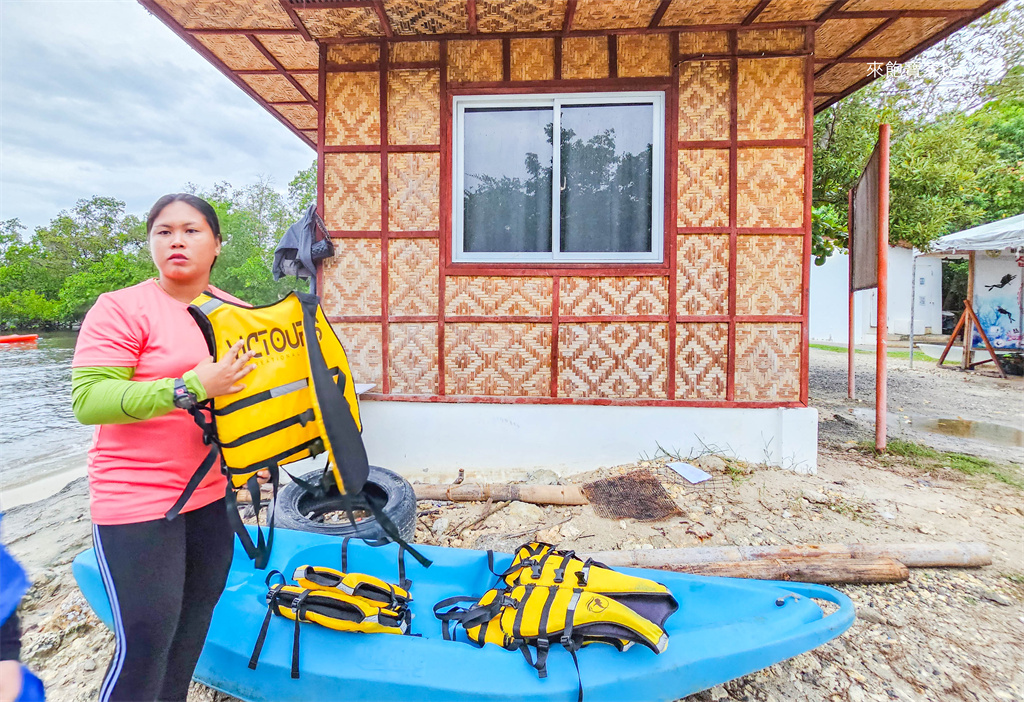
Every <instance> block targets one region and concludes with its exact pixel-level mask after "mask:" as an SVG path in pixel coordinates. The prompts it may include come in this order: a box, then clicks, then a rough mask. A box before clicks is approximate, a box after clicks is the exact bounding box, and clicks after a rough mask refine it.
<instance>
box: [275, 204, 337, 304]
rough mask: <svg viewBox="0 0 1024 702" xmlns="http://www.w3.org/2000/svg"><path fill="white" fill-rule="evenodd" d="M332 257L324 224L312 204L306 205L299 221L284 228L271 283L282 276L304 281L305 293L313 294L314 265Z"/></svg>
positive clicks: (329, 238)
mask: <svg viewBox="0 0 1024 702" xmlns="http://www.w3.org/2000/svg"><path fill="white" fill-rule="evenodd" d="M321 237H322V238H321ZM333 255H334V244H333V242H331V237H330V235H329V234H328V232H327V225H325V224H324V221H323V220H322V219H321V218H320V215H318V214H317V213H316V205H310V206H309V207H308V208H306V212H305V214H303V215H302V218H301V219H300V220H299V221H298V222H296V223H295V224H293V225H292V226H290V227H288V231H287V232H285V234H284V236H283V237H281V241H280V242H279V243H278V245H277V248H276V249H275V250H274V266H273V273H274V280H280V279H281V278H283V277H284V276H286V275H294V276H296V277H298V278H308V279H309V291H310V293H312V294H314V295H315V294H316V262H317V261H322V260H323V259H325V258H330V257H331V256H333Z"/></svg>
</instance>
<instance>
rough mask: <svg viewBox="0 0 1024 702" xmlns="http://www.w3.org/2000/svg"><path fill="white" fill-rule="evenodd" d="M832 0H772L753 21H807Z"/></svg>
mask: <svg viewBox="0 0 1024 702" xmlns="http://www.w3.org/2000/svg"><path fill="white" fill-rule="evenodd" d="M834 2H835V0H772V1H771V2H770V3H768V7H766V8H765V9H764V11H763V12H761V14H759V15H758V16H757V19H756V20H754V22H755V23H758V22H807V21H810V20H814V19H817V18H818V16H819V15H820V14H821V13H822V12H824V11H825V10H827V9H828V8H829V6H830V5H832V4H833V3H834Z"/></svg>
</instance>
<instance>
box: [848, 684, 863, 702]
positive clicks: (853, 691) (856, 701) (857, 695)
mask: <svg viewBox="0 0 1024 702" xmlns="http://www.w3.org/2000/svg"><path fill="white" fill-rule="evenodd" d="M846 696H847V699H849V700H850V702H865V700H867V696H866V694H865V692H864V688H863V687H861V686H860V685H850V689H849V690H847V691H846Z"/></svg>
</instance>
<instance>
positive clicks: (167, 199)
mask: <svg viewBox="0 0 1024 702" xmlns="http://www.w3.org/2000/svg"><path fill="white" fill-rule="evenodd" d="M172 202H184V203H185V204H186V205H191V206H192V207H194V208H196V209H197V210H199V212H200V214H202V215H203V217H204V218H205V219H206V223H207V224H209V225H210V229H212V230H213V236H214V237H215V238H216V239H217V241H221V238H220V220H218V219H217V213H216V212H215V211H214V209H213V207H212V206H210V203H208V202H207V201H206V200H204V199H203V198H201V197H196V196H195V195H191V194H189V193H171V194H170V195H164V196H163V197H162V198H160V199H159V200H157V201H156V204H154V205H153V207H152V208H150V210H149V216H147V217H146V236H149V235H150V233H151V232H152V231H153V222H154V221H155V220H156V218H157V217H159V216H160V213H161V212H163V211H164V208H165V207H167V206H168V205H170V204H171V203H172Z"/></svg>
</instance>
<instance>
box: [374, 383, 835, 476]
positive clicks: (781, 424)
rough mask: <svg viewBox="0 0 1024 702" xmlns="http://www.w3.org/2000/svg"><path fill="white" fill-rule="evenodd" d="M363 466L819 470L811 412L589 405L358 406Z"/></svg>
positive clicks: (498, 472)
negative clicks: (687, 460)
mask: <svg viewBox="0 0 1024 702" xmlns="http://www.w3.org/2000/svg"><path fill="white" fill-rule="evenodd" d="M360 409H361V413H362V419H363V441H364V443H365V444H366V450H367V454H368V455H369V459H370V463H372V464H374V465H378V466H382V467H384V468H389V469H391V470H394V471H397V472H399V473H401V474H402V475H404V476H406V477H407V478H410V479H414V480H415V479H417V478H422V477H423V475H424V474H429V475H430V479H431V480H446V479H450V478H452V477H454V476H455V475H456V473H457V472H458V470H459V469H460V468H463V469H465V470H466V472H467V473H468V474H470V475H477V474H487V476H488V478H489V479H501V477H502V475H503V474H506V473H507V474H511V473H514V472H519V471H523V470H534V469H537V468H547V469H549V470H553V471H556V472H558V473H562V474H570V473H578V472H583V471H588V470H594V469H595V468H599V467H602V466H614V465H619V464H623V463H631V462H634V461H637V460H640V459H642V458H644V457H654V456H655V455H656V454H657V453H658V447H659V446H661V447H662V448H663V449H665V450H666V451H668V452H671V453H673V454H680V455H682V456H683V457H686V456H688V455H693V456H696V455H698V454H700V453H707V452H708V451H714V452H716V453H720V454H723V455H726V456H731V457H735V458H739V459H742V460H745V461H749V462H751V463H767V464H770V465H776V466H781V467H783V468H786V469H789V470H793V471H796V472H799V473H815V472H817V442H818V411H817V410H816V409H814V408H813V407H807V408H795V409H783V408H767V409H737V408H717V407H716V408H710V407H709V408H703V407H624V406H607V405H605V406H594V405H542V404H523V405H513V404H482V403H444V402H437V403H434V402H388V401H379V400H363V401H361V402H360Z"/></svg>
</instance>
